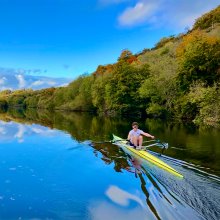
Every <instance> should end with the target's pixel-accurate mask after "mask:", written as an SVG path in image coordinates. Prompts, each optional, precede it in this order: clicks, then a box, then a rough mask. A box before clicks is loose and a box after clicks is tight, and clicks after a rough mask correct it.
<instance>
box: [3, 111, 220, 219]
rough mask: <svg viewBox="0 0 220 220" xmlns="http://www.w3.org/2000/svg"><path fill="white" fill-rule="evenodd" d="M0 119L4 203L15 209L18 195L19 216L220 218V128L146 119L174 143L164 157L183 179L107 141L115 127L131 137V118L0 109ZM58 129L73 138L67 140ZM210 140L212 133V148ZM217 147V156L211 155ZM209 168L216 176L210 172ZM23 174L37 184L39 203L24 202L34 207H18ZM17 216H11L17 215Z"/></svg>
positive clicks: (23, 198)
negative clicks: (23, 214) (13, 205)
mask: <svg viewBox="0 0 220 220" xmlns="http://www.w3.org/2000/svg"><path fill="white" fill-rule="evenodd" d="M0 119H1V121H0V143H1V144H2V145H1V147H0V150H2V152H1V158H0V162H1V165H2V167H1V168H0V170H2V174H3V176H4V177H5V178H4V179H0V184H1V186H2V189H3V191H0V202H1V201H4V202H2V203H1V204H3V205H4V206H5V207H9V208H12V204H11V202H17V201H18V202H17V203H16V205H15V206H16V207H17V208H16V209H19V207H20V209H21V210H22V211H21V212H18V214H17V215H14V216H16V217H19V215H20V213H25V212H27V213H32V215H30V216H32V217H33V216H34V215H33V213H34V212H35V214H36V213H38V214H36V216H38V217H39V218H40V219H45V216H47V217H48V218H51V219H64V218H65V219H74V218H75V219H77V218H78V219H120V220H123V219H126V220H128V219H134V218H139V219H189V218H191V219H219V212H220V207H219V202H220V198H219V193H220V178H219V177H218V176H217V174H218V173H219V172H218V168H219V167H218V164H219V160H218V159H219V145H218V144H219V143H218V141H217V134H219V133H218V132H217V131H215V132H214V133H212V132H211V130H209V129H208V131H207V132H208V134H207V133H206V132H205V131H204V130H198V129H196V128H190V130H187V127H185V126H181V125H176V126H175V125H170V124H165V123H164V124H163V123H162V122H160V121H159V122H157V121H154V120H150V121H149V120H147V121H145V122H144V123H142V124H141V126H142V127H145V128H146V129H145V130H150V131H152V133H154V134H155V135H156V136H157V137H160V139H164V140H167V142H169V144H170V145H171V148H170V149H169V150H168V151H166V152H165V153H166V156H162V157H161V159H162V160H164V161H165V162H166V163H168V164H169V165H171V166H172V167H174V168H176V169H177V170H178V171H180V172H181V173H182V174H183V175H184V177H185V178H184V179H183V180H180V179H178V178H176V177H175V176H173V175H172V174H169V173H167V172H166V171H164V170H162V169H160V168H158V167H156V166H153V165H152V164H150V163H149V162H146V161H143V160H141V159H140V158H135V157H134V156H129V155H127V154H126V153H125V152H124V151H122V149H120V148H118V147H117V146H115V145H112V144H111V143H108V142H105V141H108V140H110V135H111V133H115V134H118V135H120V136H123V137H126V135H127V131H128V130H129V129H130V126H129V125H130V120H132V119H126V120H124V119H122V118H121V119H120V118H119V119H110V118H100V117H95V116H92V115H89V114H80V113H79V114H78V113H62V112H55V113H51V112H47V111H44V112H36V111H26V112H20V111H18V112H17V111H11V112H6V113H2V114H0ZM48 127H49V128H51V129H49V128H48ZM59 130H62V131H64V132H66V133H67V134H66V135H67V136H68V137H72V140H71V141H67V140H66V139H65V134H63V133H62V132H60V131H59ZM69 134H70V135H69ZM49 137H50V140H49V139H48V138H49ZM178 138H179V140H178ZM207 138H208V139H210V138H212V139H213V140H212V141H211V144H212V146H211V147H210V146H209V145H208V140H207ZM38 139H39V140H38ZM38 141H39V143H38ZM11 142H12V144H11V145H13V146H11V145H9V146H10V148H9V149H6V148H5V147H4V144H5V143H9V144H10V143H11ZM15 142H17V143H18V144H20V145H21V146H22V148H20V149H19V150H21V151H18V149H16V147H17V146H16V145H15ZM96 142H101V143H96ZM201 142H202V143H201ZM31 146H34V147H31ZM172 147H173V148H172ZM175 148H180V149H184V150H183V151H180V150H179V149H175ZM153 150H154V151H156V150H157V149H155V148H153ZM200 151H201V152H200ZM90 152H91V154H90ZM198 152H200V153H199V154H198V155H199V156H198V155H197V153H198ZM213 152H214V154H215V155H214V156H213V155H209V154H210V153H213ZM152 153H153V152H152ZM3 155H4V157H3ZM9 155H10V156H9ZM18 155H19V157H18ZM73 155H74V157H73ZM79 155H80V157H79ZM201 155H202V157H201ZM94 156H95V157H96V159H94ZM3 158H5V159H3ZM10 158H12V159H10ZM43 158H45V159H46V160H44V159H43ZM174 158H176V159H174ZM208 160H209V162H207V161H208ZM187 161H188V162H187ZM204 161H205V163H204ZM58 162H59V163H58ZM99 162H100V163H99ZM192 162H193V163H194V164H192ZM97 163H98V164H97ZM103 165H104V166H103ZM202 166H204V168H203V169H202V170H201V167H202ZM208 168H211V169H212V173H213V174H216V175H210V174H209V172H208V171H209V170H208ZM6 170H7V171H6ZM100 170H101V171H100ZM46 171H48V172H46ZM112 171H114V172H112ZM115 171H116V172H115ZM4 174H5V175H4ZM70 174H71V175H70ZM11 175H12V176H11ZM21 177H22V179H26V180H27V182H28V183H30V189H31V190H33V189H34V188H35V187H36V188H37V192H38V193H36V194H34V196H33V198H30V196H28V199H27V198H26V199H27V200H28V201H31V199H34V200H35V202H36V203H38V205H36V204H35V202H33V201H32V202H30V204H26V203H25V204H26V206H27V207H30V210H29V211H27V210H24V209H23V207H21V205H20V206H19V201H22V202H24V201H25V196H24V193H27V191H25V190H23V191H22V190H16V191H15V190H13V189H17V188H16V186H15V185H14V184H15V183H16V184H17V183H18V182H19V181H18V180H19V179H20V178H21ZM30 177H31V178H33V179H32V180H31V181H30ZM97 180H98V181H97ZM32 181H33V184H32ZM36 183H37V184H36ZM26 184H27V183H25V185H26ZM38 184H40V187H39V185H38ZM83 184H84V185H85V186H84V187H83V186H82V185H83ZM19 185H20V186H21V185H22V182H20V183H19ZM40 188H43V189H45V190H44V193H45V195H47V197H48V198H49V201H48V200H45V203H48V204H49V205H48V206H49V207H50V209H51V210H50V211H48V208H47V207H45V209H44V210H42V213H44V214H45V215H44V214H42V215H39V213H40V208H39V207H41V206H42V204H40V201H41V200H44V199H42V198H45V197H44V195H43V194H44V193H40V194H39V191H40ZM4 190H5V192H4ZM47 190H49V192H50V194H49V195H48V194H47V193H48V192H47ZM15 192H16V193H15ZM28 193H31V192H30V191H28ZM6 198H7V199H6ZM19 198H22V199H21V200H20V199H19ZM6 201H7V202H6ZM36 207H37V208H36ZM59 207H61V208H59ZM9 208H8V209H7V210H9ZM27 209H29V208H27ZM36 209H37V211H36ZM1 210H4V209H3V208H2V209H1ZM34 210H35V211H34ZM57 210H62V211H57ZM73 210H74V211H73ZM85 210H86V211H85ZM8 213H9V212H7V215H8ZM106 213H108V214H107V215H106ZM7 215H6V214H5V216H6V217H7ZM14 216H12V218H11V219H15V217H14ZM27 216H29V215H28V214H27ZM30 216H29V217H30ZM0 217H1V215H0ZM3 217H4V216H3ZM6 217H5V219H7V218H6ZM29 217H28V218H29ZM2 219H4V218H2ZM21 219H22V218H21ZM29 219H30V218H29Z"/></svg>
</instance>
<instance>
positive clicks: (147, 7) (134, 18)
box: [118, 1, 158, 26]
mask: <svg viewBox="0 0 220 220" xmlns="http://www.w3.org/2000/svg"><path fill="white" fill-rule="evenodd" d="M157 7H158V5H157V4H155V3H153V2H145V1H140V2H137V4H136V5H135V6H134V7H128V8H127V9H126V10H125V11H124V12H123V13H122V14H121V15H120V16H119V18H118V21H119V24H120V25H122V26H134V25H137V24H140V23H143V22H144V21H146V20H147V19H150V18H151V16H152V15H153V14H154V12H155V11H156V9H157Z"/></svg>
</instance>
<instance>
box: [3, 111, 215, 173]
mask: <svg viewBox="0 0 220 220" xmlns="http://www.w3.org/2000/svg"><path fill="white" fill-rule="evenodd" d="M0 119H1V120H3V121H16V122H19V123H25V124H33V123H35V124H40V125H43V126H46V127H49V128H52V129H54V128H55V129H59V130H62V131H65V132H67V133H69V134H71V136H72V137H73V138H74V139H76V140H78V141H84V140H92V141H107V140H111V134H112V133H115V134H117V135H119V136H121V137H124V138H126V137H127V132H128V131H129V130H130V122H131V121H133V120H135V119H131V118H109V117H101V116H96V115H94V114H89V113H84V112H65V111H48V110H42V109H41V110H37V111H36V109H31V108H29V109H27V110H25V111H24V110H21V109H16V108H11V109H10V108H9V109H8V111H7V112H4V111H1V112H0ZM140 125H141V126H140V128H141V129H143V130H146V131H150V132H151V133H152V134H154V135H155V136H156V137H157V138H159V139H161V140H165V141H166V142H168V143H169V146H171V147H172V146H174V147H177V148H182V149H185V151H180V150H172V149H171V148H169V149H168V150H167V151H166V152H165V153H166V155H168V156H171V157H174V158H178V159H182V160H186V161H188V162H194V163H195V164H199V165H202V166H205V167H210V168H213V169H214V170H218V169H219V160H218V157H219V141H218V138H216V137H217V136H218V132H217V131H216V134H214V132H213V131H210V133H207V134H206V133H205V131H203V132H202V129H200V130H201V135H200V132H198V130H197V129H196V128H195V127H193V126H191V125H188V126H187V125H185V124H184V125H183V124H181V123H175V122H171V123H168V122H166V123H165V122H164V121H162V120H156V119H147V120H146V121H144V122H142V123H140ZM200 130H199V131H200ZM206 132H207V130H206ZM213 135H215V136H214V138H210V137H213ZM195 143H196V144H195ZM204 146H205V147H206V149H205V150H206V153H204V152H205V151H204V149H203V148H204ZM207 146H209V148H207ZM152 149H153V150H154V151H157V152H158V153H160V149H158V148H156V147H155V148H154V147H153V148H152ZM108 150H109V149H108Z"/></svg>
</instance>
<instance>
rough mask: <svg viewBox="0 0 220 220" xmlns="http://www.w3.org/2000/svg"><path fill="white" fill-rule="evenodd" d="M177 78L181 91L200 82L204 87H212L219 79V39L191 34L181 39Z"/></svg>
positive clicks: (200, 33)
mask: <svg viewBox="0 0 220 220" xmlns="http://www.w3.org/2000/svg"><path fill="white" fill-rule="evenodd" d="M178 58H179V76H178V80H179V83H180V87H181V89H182V90H183V91H188V89H189V87H190V85H191V84H192V83H193V82H194V81H197V80H201V81H203V82H204V83H206V85H208V86H210V85H213V83H214V82H215V81H217V80H218V79H219V78H220V72H219V67H220V39H218V38H214V37H210V36H207V35H205V34H204V33H203V32H199V31H196V32H193V33H191V34H190V35H188V36H186V37H185V38H184V39H183V43H182V44H180V46H179V48H178Z"/></svg>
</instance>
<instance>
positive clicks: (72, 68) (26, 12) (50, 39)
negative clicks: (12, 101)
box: [0, 0, 219, 78]
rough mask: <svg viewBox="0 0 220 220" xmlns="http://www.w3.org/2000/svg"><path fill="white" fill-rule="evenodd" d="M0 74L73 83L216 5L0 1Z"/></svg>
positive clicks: (184, 0) (138, 0)
mask: <svg viewBox="0 0 220 220" xmlns="http://www.w3.org/2000/svg"><path fill="white" fill-rule="evenodd" d="M0 5H1V6H0V68H12V69H15V70H19V71H21V70H22V71H23V72H24V73H25V74H31V75H42V76H48V77H66V78H76V77H77V76H78V75H81V74H83V73H86V72H88V73H91V72H93V71H94V70H95V69H96V67H97V66H98V65H99V64H101V65H105V64H108V63H114V62H115V61H116V60H117V58H118V56H119V55H120V53H121V51H122V50H123V49H125V48H126V49H129V50H131V51H132V52H133V53H137V52H139V51H141V50H143V49H144V48H151V47H153V46H154V44H155V43H157V42H158V41H159V39H161V38H162V37H164V36H170V35H176V34H179V33H181V32H184V31H185V29H186V28H188V27H191V26H192V24H193V23H194V21H195V19H196V18H198V17H199V16H201V15H202V14H204V13H205V12H208V11H209V10H211V9H213V8H215V7H216V6H218V5H219V0H209V1H204V0H194V1H191V0H81V1H79V0H0Z"/></svg>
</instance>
